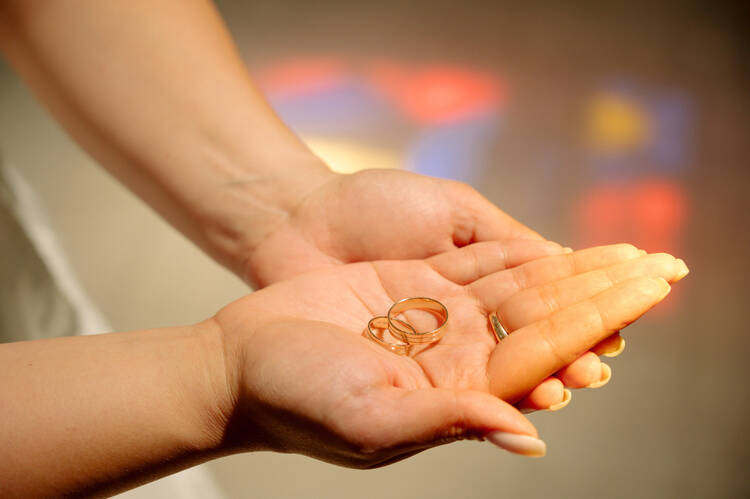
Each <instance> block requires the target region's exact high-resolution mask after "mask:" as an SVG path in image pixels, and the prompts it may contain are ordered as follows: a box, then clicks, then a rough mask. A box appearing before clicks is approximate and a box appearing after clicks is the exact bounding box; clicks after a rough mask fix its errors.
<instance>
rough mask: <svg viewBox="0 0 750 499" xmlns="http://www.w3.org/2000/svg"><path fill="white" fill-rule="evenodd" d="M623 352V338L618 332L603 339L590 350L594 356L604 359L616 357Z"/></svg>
mask: <svg viewBox="0 0 750 499" xmlns="http://www.w3.org/2000/svg"><path fill="white" fill-rule="evenodd" d="M623 350H625V338H623V337H622V336H620V333H619V332H617V333H615V334H613V335H611V336H609V337H607V338H604V339H603V340H602V341H600V342H599V343H597V344H596V346H594V347H593V348H592V349H591V351H592V352H594V353H595V354H596V355H604V356H605V357H617V356H618V355H620V354H621V353H622V351H623Z"/></svg>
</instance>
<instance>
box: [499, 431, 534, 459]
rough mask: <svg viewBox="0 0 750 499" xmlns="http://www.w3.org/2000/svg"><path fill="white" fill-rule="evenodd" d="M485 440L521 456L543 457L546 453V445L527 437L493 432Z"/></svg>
mask: <svg viewBox="0 0 750 499" xmlns="http://www.w3.org/2000/svg"><path fill="white" fill-rule="evenodd" d="M486 438H487V440H489V441H490V442H491V443H492V444H494V445H496V446H498V447H500V448H501V449H505V450H507V451H508V452H512V453H514V454H521V455H522V456H529V457H543V456H544V455H545V454H546V453H547V444H545V443H544V441H543V440H539V439H538V438H534V437H532V436H529V435H519V434H517V433H506V432H503V431H493V432H492V433H490V434H488V435H487V437H486Z"/></svg>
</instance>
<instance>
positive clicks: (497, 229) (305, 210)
mask: <svg viewBox="0 0 750 499" xmlns="http://www.w3.org/2000/svg"><path fill="white" fill-rule="evenodd" d="M317 182H319V180H318V181H316V182H315V183H312V185H317V187H315V188H314V190H312V191H311V192H308V193H307V194H306V195H305V197H304V199H303V200H302V201H301V202H300V203H298V205H297V208H296V209H295V210H294V211H293V212H292V213H291V215H290V216H289V217H288V218H287V219H286V220H285V222H284V223H282V224H281V225H280V226H279V227H277V228H276V230H273V231H271V232H270V233H269V234H268V235H267V236H266V237H265V238H264V239H263V240H262V242H260V243H259V244H258V245H257V246H256V247H255V248H254V249H253V251H252V254H251V255H250V256H249V257H248V259H247V262H246V263H245V264H244V265H243V266H241V267H242V268H244V269H245V276H244V277H245V278H246V279H247V280H248V281H249V282H251V283H256V284H257V285H258V286H259V287H264V286H266V285H268V284H272V283H274V282H277V281H281V280H284V279H288V278H290V277H293V276H295V275H298V274H301V273H303V272H307V271H309V270H313V269H321V268H324V267H330V266H332V265H336V264H345V263H352V262H363V261H375V260H387V259H401V260H403V259H410V258H426V257H429V256H432V255H436V254H438V253H443V252H445V251H449V250H452V249H455V248H456V247H461V246H466V245H467V244H470V243H474V242H480V241H492V240H508V239H535V240H541V239H542V237H541V236H540V235H538V234H536V233H535V232H534V231H532V230H531V229H529V228H527V227H525V226H524V225H522V224H520V223H519V222H517V221H516V220H514V219H513V218H511V217H510V216H508V215H507V214H505V213H504V212H502V211H501V210H500V209H499V208H497V207H496V206H495V205H493V204H492V203H490V202H489V201H488V200H487V199H485V198H484V197H483V196H482V195H481V194H479V193H478V192H477V191H475V190H474V189H473V188H471V187H469V186H468V185H466V184H463V183H461V182H455V181H450V180H443V179H437V178H432V177H426V176H423V175H417V174H414V173H409V172H405V171H398V170H365V171H361V172H358V173H355V174H351V175H334V176H332V177H330V178H329V179H328V180H327V181H325V182H323V183H317ZM555 246H556V247H557V249H558V252H562V248H561V247H560V246H559V245H555Z"/></svg>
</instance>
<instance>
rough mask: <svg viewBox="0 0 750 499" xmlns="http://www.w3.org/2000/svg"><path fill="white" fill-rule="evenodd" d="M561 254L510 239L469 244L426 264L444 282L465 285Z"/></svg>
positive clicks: (550, 245) (544, 244) (547, 245)
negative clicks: (538, 259)
mask: <svg viewBox="0 0 750 499" xmlns="http://www.w3.org/2000/svg"><path fill="white" fill-rule="evenodd" d="M565 251H566V250H564V249H563V247H562V246H560V245H559V244H557V243H555V242H552V241H534V240H529V239H510V240H507V241H491V242H484V243H475V244H470V245H468V246H464V247H463V248H459V249H455V250H452V251H447V252H445V253H441V254H439V255H435V256H433V257H430V258H428V259H427V263H428V264H429V265H430V266H431V267H432V268H433V269H435V271H436V272H438V273H439V274H440V275H442V276H443V277H445V278H446V279H448V280H451V281H453V282H455V283H457V284H467V283H470V282H473V281H475V280H477V279H479V278H481V277H484V276H486V275H489V274H492V273H494V272H498V271H500V270H504V269H507V268H510V267H515V266H517V265H521V264H522V263H526V262H529V261H532V260H535V259H537V258H543V257H547V256H551V255H559V254H563V253H564V252H565ZM568 252H569V250H568Z"/></svg>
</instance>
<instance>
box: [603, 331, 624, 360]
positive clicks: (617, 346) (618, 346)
mask: <svg viewBox="0 0 750 499" xmlns="http://www.w3.org/2000/svg"><path fill="white" fill-rule="evenodd" d="M617 339H618V340H617V341H616V342H613V345H612V347H611V348H612V350H607V351H606V352H602V355H604V356H605V357H617V356H618V355H620V354H621V353H622V351H623V350H625V338H623V337H622V336H618V337H617Z"/></svg>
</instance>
